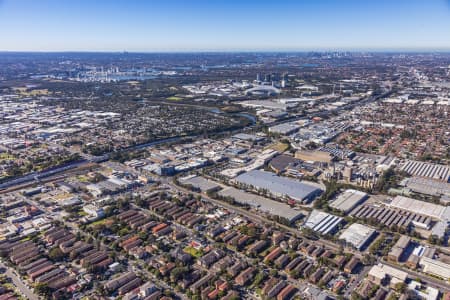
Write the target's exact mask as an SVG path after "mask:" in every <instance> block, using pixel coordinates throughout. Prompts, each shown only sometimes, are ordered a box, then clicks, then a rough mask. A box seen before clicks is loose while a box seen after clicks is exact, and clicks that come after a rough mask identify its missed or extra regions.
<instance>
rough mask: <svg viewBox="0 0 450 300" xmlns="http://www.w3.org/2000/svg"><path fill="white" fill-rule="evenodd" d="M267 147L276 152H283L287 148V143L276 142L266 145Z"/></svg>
mask: <svg viewBox="0 0 450 300" xmlns="http://www.w3.org/2000/svg"><path fill="white" fill-rule="evenodd" d="M267 149H273V150H275V151H278V152H284V151H286V150H287V149H289V144H285V143H276V144H272V145H270V146H268V147H267Z"/></svg>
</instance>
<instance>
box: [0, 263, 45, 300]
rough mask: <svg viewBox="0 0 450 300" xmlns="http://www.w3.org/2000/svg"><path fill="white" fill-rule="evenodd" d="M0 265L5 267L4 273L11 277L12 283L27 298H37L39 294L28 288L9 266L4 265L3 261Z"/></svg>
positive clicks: (35, 299)
mask: <svg viewBox="0 0 450 300" xmlns="http://www.w3.org/2000/svg"><path fill="white" fill-rule="evenodd" d="M0 267H1V268H4V269H6V272H5V275H6V276H8V277H9V278H11V280H12V282H13V284H14V285H15V286H16V287H17V289H18V290H19V291H20V292H21V293H22V295H24V296H25V297H27V298H28V299H29V300H39V296H38V295H36V294H35V293H34V292H33V291H32V290H31V289H29V288H28V287H27V286H26V285H25V284H24V283H23V282H22V279H20V277H19V276H18V275H17V274H16V273H15V271H13V270H12V269H11V268H9V267H8V266H6V265H5V264H4V263H3V262H0Z"/></svg>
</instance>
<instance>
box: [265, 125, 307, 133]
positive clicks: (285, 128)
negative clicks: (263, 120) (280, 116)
mask: <svg viewBox="0 0 450 300" xmlns="http://www.w3.org/2000/svg"><path fill="white" fill-rule="evenodd" d="M299 129H300V125H297V124H295V123H283V124H278V125H275V126H272V127H269V132H270V133H277V134H282V135H289V134H292V133H294V132H297V131H298V130H299Z"/></svg>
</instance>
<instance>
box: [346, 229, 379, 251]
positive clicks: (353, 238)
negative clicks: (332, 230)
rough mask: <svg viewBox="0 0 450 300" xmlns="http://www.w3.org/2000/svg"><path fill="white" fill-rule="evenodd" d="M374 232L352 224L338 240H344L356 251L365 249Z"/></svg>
mask: <svg viewBox="0 0 450 300" xmlns="http://www.w3.org/2000/svg"><path fill="white" fill-rule="evenodd" d="M375 234H376V231H375V229H373V228H370V227H368V226H365V225H362V224H358V223H353V224H352V225H350V227H348V228H347V229H345V231H344V232H343V233H342V234H341V235H340V236H339V239H341V240H345V241H346V243H348V244H351V245H352V246H353V247H355V248H356V249H358V250H361V249H363V248H365V247H367V246H368V245H369V244H370V242H371V241H372V240H373V238H374V237H375Z"/></svg>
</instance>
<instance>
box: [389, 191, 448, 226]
mask: <svg viewBox="0 0 450 300" xmlns="http://www.w3.org/2000/svg"><path fill="white" fill-rule="evenodd" d="M389 206H391V207H395V208H400V209H402V210H407V211H411V212H419V213H420V214H422V215H425V216H429V217H431V218H433V219H436V220H443V221H444V220H450V210H449V209H448V208H447V207H445V206H442V205H437V204H433V203H429V202H425V201H420V200H415V199H412V198H408V197H404V196H396V197H395V198H394V199H393V200H392V202H391V203H390V204H389Z"/></svg>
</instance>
